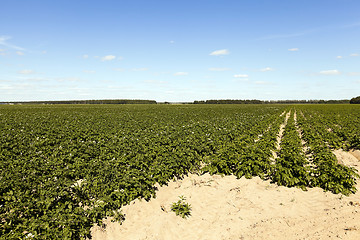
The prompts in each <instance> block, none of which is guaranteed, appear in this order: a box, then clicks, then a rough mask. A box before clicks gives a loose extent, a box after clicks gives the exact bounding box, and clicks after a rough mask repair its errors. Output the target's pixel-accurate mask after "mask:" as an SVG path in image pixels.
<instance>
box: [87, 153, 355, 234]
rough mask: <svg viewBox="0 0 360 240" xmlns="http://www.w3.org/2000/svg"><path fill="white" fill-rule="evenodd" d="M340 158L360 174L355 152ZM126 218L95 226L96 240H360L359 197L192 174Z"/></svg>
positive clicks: (130, 210) (136, 203)
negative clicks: (179, 209) (181, 208)
mask: <svg viewBox="0 0 360 240" xmlns="http://www.w3.org/2000/svg"><path fill="white" fill-rule="evenodd" d="M336 155H337V157H338V158H342V159H341V161H342V162H343V163H344V164H346V165H349V166H353V167H355V168H357V169H358V170H359V166H360V164H359V160H358V159H356V158H355V157H354V156H353V155H352V154H351V153H348V152H344V151H339V152H337V153H336ZM350 156H352V157H353V158H351V157H350ZM357 189H360V188H359V184H358V185H357ZM180 195H183V196H185V197H186V201H187V202H188V203H189V204H191V206H192V211H191V216H190V217H189V218H187V219H183V218H181V217H179V216H176V215H175V213H174V212H172V211H171V210H170V208H171V207H170V206H171V204H172V203H173V202H176V201H177V200H178V196H180ZM123 213H125V214H126V220H125V221H124V222H123V224H122V225H120V224H119V223H116V222H115V223H112V222H110V220H109V219H107V220H106V221H105V222H106V228H105V229H102V228H101V227H98V226H95V227H93V228H92V235H93V239H95V240H113V239H131V240H142V239H152V240H155V239H156V240H165V239H166V240H175V239H185V240H186V239H207V240H212V239H214V240H215V239H216V240H219V239H354V240H355V239H360V193H359V192H357V193H356V194H353V195H350V196H349V197H345V196H343V195H340V194H332V193H330V192H324V191H323V190H322V189H320V188H312V189H308V191H302V190H300V189H297V188H287V187H282V186H277V185H275V184H271V183H270V182H269V181H263V180H261V179H260V178H258V177H255V178H253V179H245V178H241V179H236V178H235V177H234V176H225V177H221V176H218V175H214V176H210V175H209V174H204V175H201V176H198V175H189V176H187V177H185V178H184V179H182V180H178V181H176V182H170V183H169V184H168V186H163V187H161V188H159V191H158V192H157V197H156V198H155V199H151V201H149V202H146V201H144V200H143V201H139V200H135V201H134V202H132V203H131V204H130V205H128V206H125V207H123Z"/></svg>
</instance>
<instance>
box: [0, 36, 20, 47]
mask: <svg viewBox="0 0 360 240" xmlns="http://www.w3.org/2000/svg"><path fill="white" fill-rule="evenodd" d="M10 39H11V37H9V36H0V45H2V46H5V47H8V48H12V49H15V50H19V51H25V49H24V48H22V47H19V46H16V45H14V44H11V43H9V42H8V40H10Z"/></svg>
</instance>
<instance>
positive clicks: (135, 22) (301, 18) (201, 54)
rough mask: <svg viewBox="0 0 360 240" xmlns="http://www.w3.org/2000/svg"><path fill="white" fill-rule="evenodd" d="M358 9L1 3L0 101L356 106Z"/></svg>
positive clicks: (279, 3) (322, 0) (199, 2)
mask: <svg viewBox="0 0 360 240" xmlns="http://www.w3.org/2000/svg"><path fill="white" fill-rule="evenodd" d="M359 10H360V1H359V0H241V1H239V0H192V1H189V0H181V1H177V0H172V1H170V0H152V1H149V0H146V1H145V0H129V1H128V0H117V1H116V0H102V1H92V0H86V1H85V0H77V1H74V0H71V1H70V0H61V1H51V0H1V2H0V101H49V100H80V99H83V100H86V99H150V100H156V101H158V102H163V101H170V102H189V101H194V100H207V99H260V100H285V99H289V100H293V99H297V100H303V99H305V100H310V99H325V100H329V99H351V98H353V97H356V96H359V95H360V14H359Z"/></svg>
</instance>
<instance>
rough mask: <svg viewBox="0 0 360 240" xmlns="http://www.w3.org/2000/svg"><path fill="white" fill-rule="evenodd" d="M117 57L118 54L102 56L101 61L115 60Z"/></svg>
mask: <svg viewBox="0 0 360 240" xmlns="http://www.w3.org/2000/svg"><path fill="white" fill-rule="evenodd" d="M115 58H116V56H114V55H107V56H104V57H102V58H101V61H103V62H105V61H111V60H114V59H115Z"/></svg>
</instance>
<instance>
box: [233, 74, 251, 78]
mask: <svg viewBox="0 0 360 240" xmlns="http://www.w3.org/2000/svg"><path fill="white" fill-rule="evenodd" d="M234 77H235V78H248V77H249V75H247V74H235V75H234Z"/></svg>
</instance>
